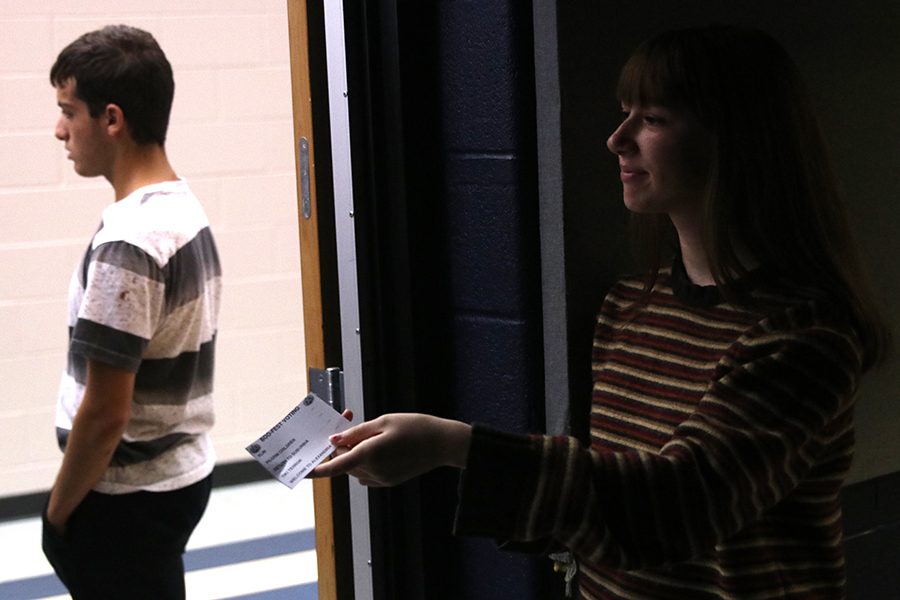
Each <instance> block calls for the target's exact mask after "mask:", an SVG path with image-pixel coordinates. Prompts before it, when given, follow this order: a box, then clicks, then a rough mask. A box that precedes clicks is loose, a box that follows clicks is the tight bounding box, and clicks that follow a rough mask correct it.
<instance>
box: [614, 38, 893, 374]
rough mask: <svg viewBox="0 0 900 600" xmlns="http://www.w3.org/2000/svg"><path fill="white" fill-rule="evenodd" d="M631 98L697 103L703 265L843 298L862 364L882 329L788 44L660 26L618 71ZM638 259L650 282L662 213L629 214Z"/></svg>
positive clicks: (662, 232)
mask: <svg viewBox="0 0 900 600" xmlns="http://www.w3.org/2000/svg"><path fill="white" fill-rule="evenodd" d="M618 95H619V98H620V99H621V100H622V101H623V102H625V103H626V104H632V105H638V106H639V105H649V104H659V105H663V106H669V107H673V108H680V109H684V110H689V111H691V112H693V113H694V114H695V115H696V116H697V117H698V118H699V119H700V121H701V122H702V123H703V124H704V125H705V126H706V127H707V128H708V129H709V130H710V131H711V132H712V134H713V138H714V140H715V141H714V150H713V152H712V160H711V164H710V166H709V179H708V187H707V194H706V198H705V200H704V215H703V219H704V222H703V231H704V238H703V239H704V243H705V249H706V253H707V258H708V260H709V265H710V268H711V270H712V274H713V276H714V278H715V280H716V283H717V285H718V286H719V288H720V289H721V290H723V292H724V293H726V297H728V298H729V300H734V299H735V297H729V296H727V295H728V294H729V291H730V290H734V289H737V286H734V283H735V281H736V280H738V279H740V278H741V277H743V276H745V275H746V274H747V272H748V270H749V269H750V268H752V267H753V266H754V264H745V262H744V261H742V258H746V257H750V258H751V260H752V261H754V262H755V263H758V264H759V265H761V266H762V267H763V269H764V270H765V272H766V273H768V274H770V275H771V276H773V278H774V279H775V280H776V281H779V282H781V284H783V285H785V286H788V287H790V291H791V292H793V293H796V294H799V295H803V294H805V293H807V292H805V291H804V290H815V293H817V294H822V295H825V296H827V297H828V298H830V299H831V300H832V301H836V302H837V303H838V305H839V306H841V307H846V309H847V310H848V311H849V315H850V316H851V318H852V321H853V323H854V326H855V327H856V329H857V332H858V334H859V337H860V339H861V341H862V344H863V352H864V363H865V365H866V367H867V368H868V367H869V366H871V365H872V364H875V363H877V362H880V360H881V359H882V358H883V356H884V354H885V352H886V348H887V346H888V340H889V334H888V329H887V326H886V325H885V321H884V319H883V317H882V314H881V312H880V310H879V308H878V304H877V302H876V301H875V299H874V294H873V292H872V289H871V285H870V282H869V281H868V278H867V277H866V276H865V271H864V269H863V267H862V260H861V257H860V253H859V250H858V248H857V245H856V243H855V242H854V240H853V236H852V233H851V231H850V227H849V224H848V219H847V215H846V209H845V207H844V203H843V199H842V197H841V193H840V192H839V186H838V183H837V178H836V177H835V174H834V170H833V168H832V166H831V159H830V157H829V153H828V149H827V146H826V144H825V141H824V137H823V135H822V131H821V128H820V126H819V123H818V120H817V119H816V116H815V113H814V111H813V108H812V105H811V102H810V100H809V96H808V94H807V92H806V89H805V86H804V84H803V80H802V78H801V76H800V73H799V71H798V69H797V67H796V66H795V64H794V63H793V61H792V60H791V59H790V57H789V56H788V54H787V52H786V51H785V50H784V48H783V47H782V46H781V45H780V44H779V43H778V42H776V41H775V40H774V39H773V38H772V37H771V36H769V35H768V34H766V33H763V32H761V31H758V30H754V29H745V28H740V27H734V26H711V27H702V28H692V29H684V30H679V31H671V32H667V33H663V34H661V35H658V36H656V37H654V38H652V39H650V40H648V41H647V42H645V43H644V44H643V45H641V46H640V47H639V48H638V49H637V51H636V52H635V53H634V54H633V55H632V56H631V58H630V59H629V60H628V62H627V63H626V64H625V67H624V68H623V70H622V74H621V76H620V79H619V85H618ZM632 230H633V238H634V241H635V244H636V249H637V250H638V252H637V256H638V260H639V262H640V263H641V266H642V267H643V269H644V270H645V273H646V281H645V284H646V286H647V291H648V292H649V289H650V288H652V286H653V284H654V282H655V277H656V273H657V271H658V269H659V266H660V265H661V264H662V262H663V261H664V260H666V259H668V258H670V257H671V255H672V253H673V252H674V251H676V250H675V248H676V246H677V244H675V243H674V242H675V238H674V230H673V228H672V225H671V223H670V222H669V221H668V218H667V217H666V215H652V214H651V215H644V214H635V215H633V217H632Z"/></svg>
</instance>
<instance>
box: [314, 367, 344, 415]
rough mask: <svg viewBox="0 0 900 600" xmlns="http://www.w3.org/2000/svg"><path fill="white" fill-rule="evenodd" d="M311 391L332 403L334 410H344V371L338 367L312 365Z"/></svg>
mask: <svg viewBox="0 0 900 600" xmlns="http://www.w3.org/2000/svg"><path fill="white" fill-rule="evenodd" d="M309 391H311V392H312V393H314V394H315V395H316V396H318V397H319V398H321V399H322V400H324V401H325V402H327V403H328V404H330V405H331V406H332V407H333V408H334V410H336V411H339V412H343V411H344V372H343V371H341V370H340V369H339V368H338V367H328V368H327V369H316V368H313V367H310V369H309Z"/></svg>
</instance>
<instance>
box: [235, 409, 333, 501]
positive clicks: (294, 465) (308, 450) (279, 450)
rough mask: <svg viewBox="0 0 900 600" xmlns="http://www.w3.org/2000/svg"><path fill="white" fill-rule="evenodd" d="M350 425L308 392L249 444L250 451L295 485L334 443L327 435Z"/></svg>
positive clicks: (248, 449) (268, 468)
mask: <svg viewBox="0 0 900 600" xmlns="http://www.w3.org/2000/svg"><path fill="white" fill-rule="evenodd" d="M348 427H350V421H348V420H347V419H345V418H344V417H342V416H341V414H340V413H339V412H337V411H336V410H334V409H333V408H332V407H331V406H329V405H328V403H327V402H325V401H324V400H322V399H321V398H319V397H318V396H316V395H315V394H309V395H308V396H307V397H306V398H304V399H303V401H301V402H300V404H298V405H297V406H296V407H294V408H293V410H291V412H289V413H288V414H287V415H285V417H284V418H283V419H282V420H281V421H279V422H278V423H276V424H275V425H274V426H273V427H272V428H271V429H270V430H269V431H267V432H266V433H264V434H263V435H262V436H261V437H260V438H259V439H258V440H256V441H255V442H253V443H252V444H250V445H249V446H247V452H249V453H250V455H251V456H253V458H255V459H256V460H257V461H258V462H259V463H260V464H261V465H262V466H264V467H265V468H266V470H267V471H269V473H271V474H272V476H273V477H275V478H276V479H277V480H278V481H280V482H281V483H283V484H284V485H286V486H288V487H289V488H291V489H294V486H296V485H297V484H298V483H300V480H301V479H303V478H304V477H306V476H307V475H308V474H309V472H310V471H312V470H313V469H314V468H315V466H316V465H318V464H319V463H320V462H322V461H323V460H325V459H326V458H327V457H328V456H329V455H330V454H331V453H332V452H334V446H333V445H332V444H331V442H329V441H328V437H329V436H331V435H333V434H335V433H338V432H339V431H344V430H345V429H347V428H348Z"/></svg>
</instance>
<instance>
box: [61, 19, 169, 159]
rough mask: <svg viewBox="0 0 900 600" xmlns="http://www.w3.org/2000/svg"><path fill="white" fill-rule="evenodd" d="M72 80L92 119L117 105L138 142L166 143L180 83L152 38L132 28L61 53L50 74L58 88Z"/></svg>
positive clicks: (84, 39)
mask: <svg viewBox="0 0 900 600" xmlns="http://www.w3.org/2000/svg"><path fill="white" fill-rule="evenodd" d="M70 79H72V80H74V82H75V97H76V98H79V99H80V100H82V101H84V102H85V103H86V104H87V106H88V110H89V111H90V114H91V116H92V117H97V116H99V115H100V113H102V112H103V110H104V109H105V108H106V106H107V105H108V104H115V105H117V106H118V107H119V108H121V109H122V113H123V114H124V115H125V120H126V122H127V123H128V130H129V132H130V133H131V137H132V138H133V139H134V141H135V142H137V143H138V144H153V143H155V144H159V145H160V146H162V145H163V144H164V143H165V141H166V130H167V129H168V126H169V113H170V111H171V109H172V98H173V96H174V94H175V81H174V79H173V78H172V66H171V65H170V64H169V61H168V59H167V58H166V55H165V54H164V53H163V51H162V49H161V48H160V47H159V44H157V43H156V40H155V39H154V38H153V36H152V35H150V34H149V33H147V32H146V31H143V30H141V29H137V28H135V27H129V26H127V25H108V26H106V27H104V28H103V29H98V30H97V31H91V32H89V33H85V34H84V35H82V36H81V37H79V38H78V39H77V40H75V41H74V42H72V43H71V44H69V45H68V46H66V47H65V48H64V49H63V50H62V52H60V53H59V56H58V57H57V58H56V62H55V63H53V67H52V68H51V69H50V83H52V84H53V85H54V86H56V87H60V86H63V85H65V83H66V82H67V81H68V80H70Z"/></svg>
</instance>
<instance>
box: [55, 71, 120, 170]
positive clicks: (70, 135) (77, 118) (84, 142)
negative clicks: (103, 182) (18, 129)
mask: <svg viewBox="0 0 900 600" xmlns="http://www.w3.org/2000/svg"><path fill="white" fill-rule="evenodd" d="M75 86H76V82H75V80H74V79H69V80H67V81H66V82H65V83H64V84H63V85H61V86H59V87H57V88H56V103H57V104H58V105H59V109H60V116H59V120H58V121H57V122H56V131H55V135H56V138H57V139H59V140H61V141H63V142H65V144H66V150H68V152H69V160H71V161H72V162H73V163H74V167H75V172H76V173H78V174H79V175H81V176H83V177H96V176H98V175H104V176H107V177H108V176H109V173H110V169H111V166H112V146H111V144H110V141H111V140H110V139H109V136H108V135H107V133H106V121H107V118H106V115H104V114H103V113H101V114H100V115H99V116H97V117H92V116H91V115H90V111H89V110H88V106H87V104H86V103H85V102H84V101H83V100H80V99H79V98H77V97H76V96H75Z"/></svg>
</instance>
